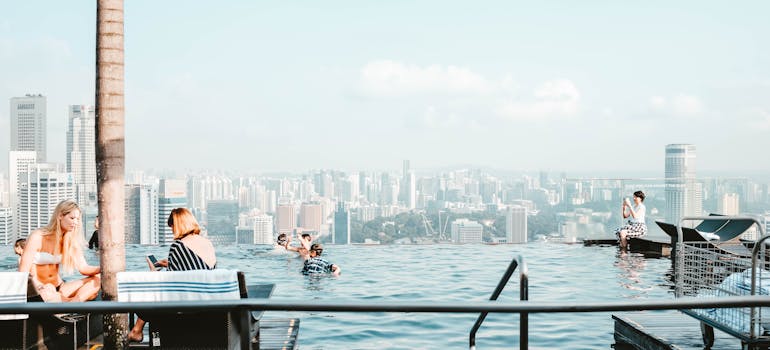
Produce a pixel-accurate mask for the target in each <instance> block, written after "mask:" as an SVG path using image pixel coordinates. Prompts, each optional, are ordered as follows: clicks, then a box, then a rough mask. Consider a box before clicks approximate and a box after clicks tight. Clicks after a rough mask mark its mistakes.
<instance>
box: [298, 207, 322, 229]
mask: <svg viewBox="0 0 770 350" xmlns="http://www.w3.org/2000/svg"><path fill="white" fill-rule="evenodd" d="M322 209H323V208H321V204H319V203H302V206H301V207H300V209H299V226H300V227H302V229H303V230H305V231H313V232H319V233H320V232H321V224H323V218H324V215H323V210H322Z"/></svg>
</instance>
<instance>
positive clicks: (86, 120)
mask: <svg viewBox="0 0 770 350" xmlns="http://www.w3.org/2000/svg"><path fill="white" fill-rule="evenodd" d="M67 172H69V173H71V174H72V179H73V180H74V181H75V188H76V191H77V195H76V197H75V199H76V200H77V201H78V203H79V204H80V205H81V206H84V205H95V204H96V115H95V112H94V107H93V106H86V105H72V106H70V107H69V118H68V124H67Z"/></svg>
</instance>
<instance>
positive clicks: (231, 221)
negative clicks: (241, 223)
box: [206, 200, 238, 244]
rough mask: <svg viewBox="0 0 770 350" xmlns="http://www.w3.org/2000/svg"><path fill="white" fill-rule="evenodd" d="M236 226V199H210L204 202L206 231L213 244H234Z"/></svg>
mask: <svg viewBox="0 0 770 350" xmlns="http://www.w3.org/2000/svg"><path fill="white" fill-rule="evenodd" d="M237 227H238V201H235V200H210V201H207V202H206V231H208V235H209V239H210V240H211V243H213V244H235V243H237V242H236V237H235V231H236V229H237Z"/></svg>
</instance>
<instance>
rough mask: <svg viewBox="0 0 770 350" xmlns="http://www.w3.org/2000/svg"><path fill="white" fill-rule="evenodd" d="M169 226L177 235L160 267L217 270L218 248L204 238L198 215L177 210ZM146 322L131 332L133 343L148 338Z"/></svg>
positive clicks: (170, 269)
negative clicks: (216, 251) (216, 249)
mask: <svg viewBox="0 0 770 350" xmlns="http://www.w3.org/2000/svg"><path fill="white" fill-rule="evenodd" d="M168 227H171V231H172V232H173V233H174V243H171V248H169V251H168V259H163V260H158V265H161V266H165V267H166V268H168V270H169V271H189V270H213V269H214V268H215V267H216V265H217V257H216V254H215V252H214V245H213V244H211V241H209V240H208V239H207V238H206V237H203V236H201V235H200V233H201V228H200V225H198V221H197V220H195V216H193V214H192V213H191V212H190V211H189V210H187V209H186V208H176V209H174V210H172V211H171V215H169V216H168ZM144 323H145V322H144V320H142V319H141V318H137V319H136V324H134V328H132V329H131V332H129V333H128V340H129V341H136V342H141V341H142V339H143V338H144V334H143V333H144V331H143V329H144Z"/></svg>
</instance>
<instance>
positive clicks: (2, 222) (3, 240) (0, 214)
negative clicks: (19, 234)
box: [0, 208, 16, 245]
mask: <svg viewBox="0 0 770 350" xmlns="http://www.w3.org/2000/svg"><path fill="white" fill-rule="evenodd" d="M15 240H16V236H15V235H14V234H13V210H11V208H0V244H3V245H8V244H12V243H13V242H14V241H15Z"/></svg>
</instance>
